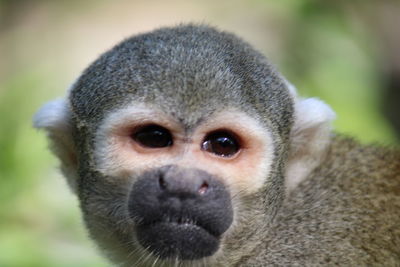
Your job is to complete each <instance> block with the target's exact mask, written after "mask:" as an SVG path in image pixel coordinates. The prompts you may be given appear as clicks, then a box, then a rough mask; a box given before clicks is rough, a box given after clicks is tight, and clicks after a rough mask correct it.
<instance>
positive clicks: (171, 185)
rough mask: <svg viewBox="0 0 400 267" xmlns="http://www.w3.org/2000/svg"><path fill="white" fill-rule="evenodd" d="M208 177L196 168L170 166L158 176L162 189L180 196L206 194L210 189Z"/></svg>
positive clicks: (165, 192)
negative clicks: (185, 168) (181, 168)
mask: <svg viewBox="0 0 400 267" xmlns="http://www.w3.org/2000/svg"><path fill="white" fill-rule="evenodd" d="M207 178H208V177H207V176H205V175H204V174H203V173H199V172H197V171H195V170H193V169H192V170H177V169H175V168H168V169H167V170H166V171H161V172H160V174H159V178H158V184H159V187H160V191H161V192H163V193H164V194H168V195H173V196H176V197H180V198H186V197H191V196H192V197H197V196H202V195H205V194H206V193H207V192H208V190H209V182H208V179H207Z"/></svg>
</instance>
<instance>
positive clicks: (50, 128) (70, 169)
mask: <svg viewBox="0 0 400 267" xmlns="http://www.w3.org/2000/svg"><path fill="white" fill-rule="evenodd" d="M33 126H34V127H35V128H38V129H44V130H45V131H46V132H47V136H48V138H49V140H50V143H51V149H52V151H53V153H54V154H55V155H56V156H57V157H58V158H59V159H60V162H61V171H62V172H63V174H64V175H65V176H66V177H67V180H68V183H69V185H70V186H71V188H72V190H73V191H75V190H76V180H77V158H76V150H75V145H74V142H73V139H72V130H71V111H70V108H69V104H68V101H67V100H66V99H57V100H54V101H50V102H48V103H46V104H45V105H44V106H43V107H42V108H40V109H39V111H38V112H37V113H36V114H35V116H34V118H33Z"/></svg>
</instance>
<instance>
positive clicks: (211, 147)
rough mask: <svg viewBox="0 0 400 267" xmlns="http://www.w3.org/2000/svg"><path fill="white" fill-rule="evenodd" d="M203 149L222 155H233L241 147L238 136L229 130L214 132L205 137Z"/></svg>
mask: <svg viewBox="0 0 400 267" xmlns="http://www.w3.org/2000/svg"><path fill="white" fill-rule="evenodd" d="M201 149H202V150H204V151H207V152H210V153H213V154H215V155H218V156H221V157H232V156H233V155H235V154H236V153H237V152H238V151H239V149H240V146H239V143H238V141H237V140H236V138H235V137H234V136H233V135H232V134H230V133H229V132H227V131H217V132H212V133H210V134H209V135H207V136H206V138H204V140H203V143H202V144H201Z"/></svg>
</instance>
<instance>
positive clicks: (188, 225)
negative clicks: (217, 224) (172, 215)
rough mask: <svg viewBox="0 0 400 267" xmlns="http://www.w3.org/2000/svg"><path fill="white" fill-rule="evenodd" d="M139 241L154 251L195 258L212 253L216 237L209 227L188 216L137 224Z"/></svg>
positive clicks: (158, 253)
mask: <svg viewBox="0 0 400 267" xmlns="http://www.w3.org/2000/svg"><path fill="white" fill-rule="evenodd" d="M137 237H138V240H139V242H140V243H141V245H142V246H143V247H144V248H146V249H148V250H149V251H151V252H152V253H153V254H154V255H156V256H158V257H160V258H163V259H166V258H171V259H174V258H177V257H178V258H179V259H182V260H195V259H199V258H203V257H207V256H211V255H212V254H214V253H215V252H216V251H217V250H218V247H219V238H218V236H217V235H216V233H212V231H211V230H210V229H209V228H208V227H204V226H202V225H200V224H199V223H197V222H195V221H192V220H187V219H180V218H178V219H176V220H171V219H168V220H161V221H156V222H151V223H148V224H141V225H138V226H137Z"/></svg>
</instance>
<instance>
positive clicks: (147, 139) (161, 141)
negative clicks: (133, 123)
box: [132, 124, 173, 148]
mask: <svg viewBox="0 0 400 267" xmlns="http://www.w3.org/2000/svg"><path fill="white" fill-rule="evenodd" d="M132 138H133V139H134V140H135V141H136V142H138V143H139V144H140V145H142V146H144V147H148V148H161V147H168V146H172V144H173V141H172V135H171V133H170V132H169V131H168V130H167V129H165V128H164V127H161V126H159V125H153V124H152V125H147V126H143V127H141V128H139V129H138V130H137V131H135V132H134V133H133V134H132Z"/></svg>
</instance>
